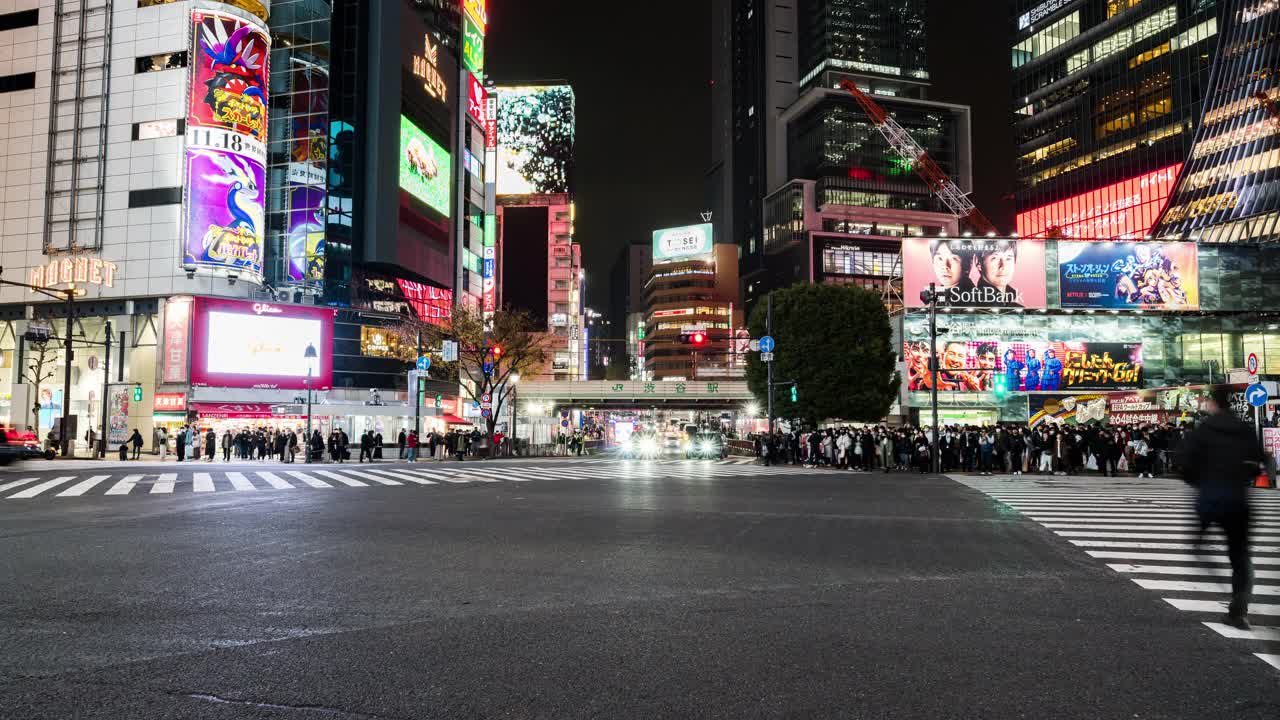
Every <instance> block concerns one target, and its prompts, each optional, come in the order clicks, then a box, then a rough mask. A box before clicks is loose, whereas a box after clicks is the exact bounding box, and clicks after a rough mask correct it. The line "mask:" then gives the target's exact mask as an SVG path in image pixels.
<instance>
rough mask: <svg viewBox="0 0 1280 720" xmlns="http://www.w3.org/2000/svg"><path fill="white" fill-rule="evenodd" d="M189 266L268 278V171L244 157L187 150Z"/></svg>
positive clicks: (186, 258) (185, 259)
mask: <svg viewBox="0 0 1280 720" xmlns="http://www.w3.org/2000/svg"><path fill="white" fill-rule="evenodd" d="M187 183H188V187H187V236H186V238H187V239H186V247H185V248H184V251H183V258H182V261H183V263H184V264H187V265H198V266H213V267H218V268H223V269H240V270H245V271H247V272H251V273H253V274H255V275H261V274H262V252H263V246H264V240H263V210H262V198H263V189H264V187H265V185H266V170H265V169H264V168H263V167H262V163H260V162H257V161H256V160H251V159H249V158H248V157H246V156H244V155H236V154H234V153H230V152H226V151H222V150H212V149H188V150H187Z"/></svg>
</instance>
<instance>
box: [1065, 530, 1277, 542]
mask: <svg viewBox="0 0 1280 720" xmlns="http://www.w3.org/2000/svg"><path fill="white" fill-rule="evenodd" d="M1053 532H1054V533H1056V534H1058V535H1061V536H1062V537H1067V538H1073V537H1077V538H1120V539H1123V538H1127V539H1130V540H1143V539H1145V540H1195V539H1196V535H1195V533H1177V534H1173V533H1143V534H1141V535H1136V534H1134V533H1123V532H1094V531H1092V530H1054V531H1053ZM1259 535H1263V533H1259ZM1271 537H1276V536H1274V535H1272V536H1271ZM1276 540H1280V537H1277V538H1276ZM1272 542H1273V543H1274V542H1275V540H1273V541H1272Z"/></svg>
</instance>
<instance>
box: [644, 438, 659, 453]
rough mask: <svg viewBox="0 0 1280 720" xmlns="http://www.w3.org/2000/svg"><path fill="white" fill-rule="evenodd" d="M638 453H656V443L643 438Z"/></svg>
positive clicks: (651, 439)
mask: <svg viewBox="0 0 1280 720" xmlns="http://www.w3.org/2000/svg"><path fill="white" fill-rule="evenodd" d="M640 451H641V452H646V453H656V452H658V441H657V440H654V439H653V438H645V439H644V440H642V441H641V442H640Z"/></svg>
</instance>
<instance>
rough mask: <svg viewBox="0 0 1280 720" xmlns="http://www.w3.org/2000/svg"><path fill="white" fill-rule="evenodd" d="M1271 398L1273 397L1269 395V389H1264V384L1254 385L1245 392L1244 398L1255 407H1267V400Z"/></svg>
mask: <svg viewBox="0 0 1280 720" xmlns="http://www.w3.org/2000/svg"><path fill="white" fill-rule="evenodd" d="M1270 397H1271V396H1270V395H1269V394H1268V393H1267V389H1266V388H1265V387H1263V385H1262V383H1254V384H1253V385H1250V386H1249V387H1248V388H1247V389H1246V390H1245V391H1244V398H1245V399H1246V400H1248V401H1249V404H1250V405H1252V406H1254V407H1262V406H1263V405H1266V404H1267V400H1268V399H1270Z"/></svg>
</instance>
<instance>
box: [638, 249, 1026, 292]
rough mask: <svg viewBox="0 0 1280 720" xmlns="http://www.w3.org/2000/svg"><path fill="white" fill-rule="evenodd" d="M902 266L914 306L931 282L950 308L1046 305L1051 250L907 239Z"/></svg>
mask: <svg viewBox="0 0 1280 720" xmlns="http://www.w3.org/2000/svg"><path fill="white" fill-rule="evenodd" d="M654 259H655V260H656V259H657V256H656V253H655V256H654ZM902 268H903V295H904V296H905V299H906V302H907V306H908V307H924V305H925V303H924V301H923V300H921V298H920V293H921V292H922V291H924V290H926V289H928V287H929V283H933V284H934V286H935V288H936V289H937V290H938V291H939V292H940V293H941V299H940V300H939V304H940V305H946V306H949V307H972V308H1043V307H1045V302H1046V290H1045V248H1044V242H1043V241H1040V240H1013V239H1008V238H941V237H939V238H924V237H912V238H906V239H904V240H903V241H902Z"/></svg>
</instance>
